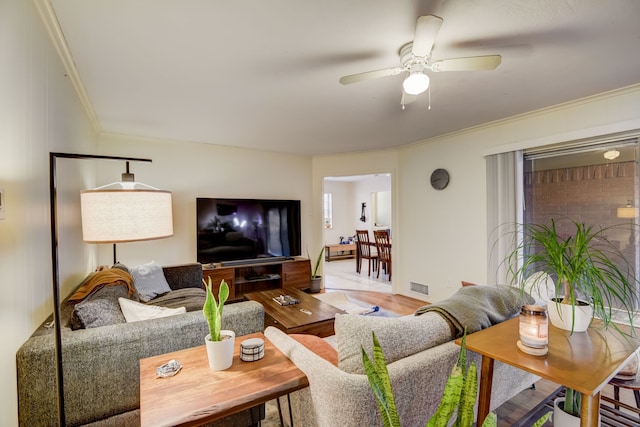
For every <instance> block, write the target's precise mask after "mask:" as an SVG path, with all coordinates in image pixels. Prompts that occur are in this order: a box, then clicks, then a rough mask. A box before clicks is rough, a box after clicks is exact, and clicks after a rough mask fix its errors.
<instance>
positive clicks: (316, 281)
mask: <svg viewBox="0 0 640 427" xmlns="http://www.w3.org/2000/svg"><path fill="white" fill-rule="evenodd" d="M323 253H324V246H322V249H320V253H319V254H318V257H317V258H316V262H315V264H314V265H313V267H312V268H311V288H309V292H311V293H313V294H315V293H318V292H320V291H321V290H322V276H320V275H318V270H319V269H320V263H321V262H322V254H323ZM307 257H308V258H309V259H311V256H309V253H308V251H307Z"/></svg>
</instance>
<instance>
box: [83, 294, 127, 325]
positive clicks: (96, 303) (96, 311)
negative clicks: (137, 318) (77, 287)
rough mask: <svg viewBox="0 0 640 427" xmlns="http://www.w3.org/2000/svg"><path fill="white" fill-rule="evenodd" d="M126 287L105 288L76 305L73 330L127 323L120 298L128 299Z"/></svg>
mask: <svg viewBox="0 0 640 427" xmlns="http://www.w3.org/2000/svg"><path fill="white" fill-rule="evenodd" d="M127 297H128V289H127V287H126V286H124V285H116V286H105V287H103V288H100V289H98V290H97V291H95V292H93V293H92V294H90V295H89V296H88V297H86V298H85V299H84V300H82V302H79V303H77V304H76V305H75V307H74V309H73V314H72V317H71V329H73V330H76V329H86V328H98V327H100V326H107V325H115V324H117V323H125V322H126V319H125V318H124V316H123V315H122V311H121V310H120V304H119V303H118V298H127Z"/></svg>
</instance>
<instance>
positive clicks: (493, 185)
mask: <svg viewBox="0 0 640 427" xmlns="http://www.w3.org/2000/svg"><path fill="white" fill-rule="evenodd" d="M486 165H487V174H486V175H487V236H488V239H487V283H496V284H499V283H500V284H505V283H509V277H508V274H507V272H508V266H507V265H505V263H504V262H503V261H504V259H505V257H506V256H507V255H508V254H509V252H510V251H512V250H513V248H514V247H515V246H514V244H515V243H516V240H515V239H516V238H517V236H516V234H515V231H516V229H515V225H516V224H518V223H521V222H522V212H523V208H524V207H523V202H522V200H523V198H522V188H523V187H522V151H511V152H507V153H500V154H494V155H491V156H487V157H486Z"/></svg>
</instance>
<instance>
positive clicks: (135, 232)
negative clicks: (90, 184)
mask: <svg viewBox="0 0 640 427" xmlns="http://www.w3.org/2000/svg"><path fill="white" fill-rule="evenodd" d="M151 188H152V187H151ZM80 208H81V212H82V236H83V237H82V238H83V240H84V241H85V242H87V243H120V242H135V241H140V240H153V239H161V238H164V237H171V236H173V215H172V208H171V192H170V191H163V190H157V189H142V190H137V189H133V190H123V189H113V190H112V189H100V188H99V189H95V190H84V191H82V192H81V193H80Z"/></svg>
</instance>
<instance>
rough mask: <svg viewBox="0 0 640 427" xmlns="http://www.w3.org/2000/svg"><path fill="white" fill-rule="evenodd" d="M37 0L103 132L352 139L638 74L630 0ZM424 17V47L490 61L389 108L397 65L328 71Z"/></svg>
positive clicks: (458, 122) (259, 143)
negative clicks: (432, 25)
mask: <svg viewBox="0 0 640 427" xmlns="http://www.w3.org/2000/svg"><path fill="white" fill-rule="evenodd" d="M39 1H45V2H46V1H47V0H39ZM49 1H50V2H51V4H52V6H53V9H54V11H55V15H56V17H57V20H58V22H59V25H60V27H61V29H62V34H63V37H64V39H65V40H66V43H67V44H68V48H69V51H70V54H71V58H72V61H73V63H74V64H75V67H76V72H77V75H78V76H79V80H80V82H81V84H82V86H83V87H84V89H85V91H86V95H87V97H88V100H89V105H90V107H91V109H92V110H93V114H95V117H96V119H97V125H98V127H99V129H100V130H101V131H102V132H108V133H117V134H126V135H136V136H143V137H152V138H161V139H170V140H180V141H198V142H204V143H212V144H221V145H231V146H238V147H247V148H259V149H266V150H275V151H285V152H291V153H302V154H326V153H340V152H351V151H362V150H372V149H383V148H392V147H398V146H402V145H405V144H409V143H412V142H415V141H419V140H423V139H427V138H430V137H433V136H437V135H442V134H445V133H449V132H452V131H456V130H459V129H464V128H467V127H470V126H474V125H478V124H481V123H485V122H489V121H493V120H497V119H502V118H505V117H510V116H514V115H517V114H521V113H525V112H528V111H532V110H535V109H539V108H543V107H547V106H551V105H555V104H559V103H562V102H566V101H570V100H573V99H577V98H582V97H585V96H589V95H593V94H597V93H602V92H605V91H609V90H612V89H616V88H620V87H624V86H629V85H632V84H636V83H640V48H639V46H640V24H639V23H638V18H639V17H640V1H638V0H609V1H602V0H537V1H531V0H484V1H479V0H440V1H408V0H346V1H345V0H324V1H315V2H312V1H302V0H236V1H229V0H227V1H222V0H180V1H179V0H174V1H171V0H91V1H87V0H49ZM426 14H435V15H438V16H440V17H442V18H443V19H444V24H443V25H442V28H441V30H440V33H439V35H438V38H437V40H436V43H435V46H434V49H433V56H432V60H439V59H444V58H451V57H462V56H473V55H490V54H500V55H502V64H501V65H500V66H499V67H498V68H497V69H496V70H495V71H474V72H447V73H445V72H442V73H431V74H430V75H431V109H430V110H429V108H428V98H429V96H428V93H425V94H423V95H420V99H419V100H418V101H417V102H415V103H414V104H411V105H408V106H407V108H406V109H405V110H404V111H403V110H402V108H401V106H400V98H401V85H402V80H403V76H391V77H384V78H380V79H376V80H370V81H365V82H360V83H357V84H352V85H348V86H342V85H340V84H339V83H338V79H339V78H340V77H341V76H343V75H347V74H354V73H359V72H364V71H370V70H376V69H382V68H388V67H394V66H397V65H398V64H399V58H398V54H397V53H398V49H399V48H400V47H401V46H402V45H404V44H405V43H407V42H409V41H411V40H412V39H413V32H414V29H415V24H416V19H417V18H418V16H420V15H426ZM70 75H71V76H72V78H73V75H74V73H73V70H72V71H71V73H70Z"/></svg>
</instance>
